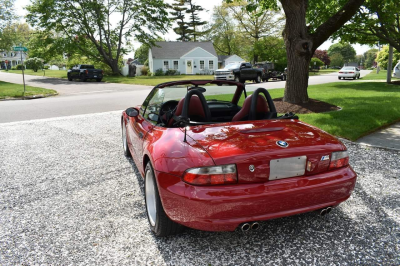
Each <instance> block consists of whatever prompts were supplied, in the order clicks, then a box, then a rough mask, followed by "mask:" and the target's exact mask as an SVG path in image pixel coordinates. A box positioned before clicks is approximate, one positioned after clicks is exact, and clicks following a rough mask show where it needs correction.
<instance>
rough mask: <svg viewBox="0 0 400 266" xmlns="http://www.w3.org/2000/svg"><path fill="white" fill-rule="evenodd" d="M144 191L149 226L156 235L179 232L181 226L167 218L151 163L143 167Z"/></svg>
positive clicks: (181, 228)
mask: <svg viewBox="0 0 400 266" xmlns="http://www.w3.org/2000/svg"><path fill="white" fill-rule="evenodd" d="M144 172H145V181H144V191H145V200H146V213H147V218H148V220H149V224H150V228H151V230H152V231H153V232H154V234H155V235H157V236H169V235H174V234H177V233H180V232H181V231H182V230H183V228H184V227H183V226H182V225H180V224H178V223H175V222H174V221H172V220H171V219H169V218H168V216H167V214H166V213H165V211H164V208H163V206H162V203H161V199H160V194H159V192H158V187H157V182H156V178H155V175H154V171H153V167H152V166H151V163H150V162H149V163H147V165H146V169H145V171H144Z"/></svg>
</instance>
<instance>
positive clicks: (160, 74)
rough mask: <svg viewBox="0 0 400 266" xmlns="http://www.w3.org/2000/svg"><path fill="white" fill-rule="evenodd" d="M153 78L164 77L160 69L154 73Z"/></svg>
mask: <svg viewBox="0 0 400 266" xmlns="http://www.w3.org/2000/svg"><path fill="white" fill-rule="evenodd" d="M154 76H164V71H163V70H162V68H159V69H157V70H156V72H154Z"/></svg>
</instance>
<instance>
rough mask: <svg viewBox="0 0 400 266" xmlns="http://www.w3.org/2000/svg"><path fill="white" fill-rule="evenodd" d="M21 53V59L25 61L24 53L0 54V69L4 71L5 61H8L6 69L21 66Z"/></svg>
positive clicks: (5, 52)
mask: <svg viewBox="0 0 400 266" xmlns="http://www.w3.org/2000/svg"><path fill="white" fill-rule="evenodd" d="M21 53H22V59H23V60H24V61H25V59H26V54H25V53H24V52H8V51H3V52H0V69H6V61H8V62H7V65H8V68H11V67H14V66H16V65H19V64H21Z"/></svg>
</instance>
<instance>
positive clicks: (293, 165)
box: [269, 156, 307, 180]
mask: <svg viewBox="0 0 400 266" xmlns="http://www.w3.org/2000/svg"><path fill="white" fill-rule="evenodd" d="M306 161H307V156H296V157H291V158H283V159H276V160H271V161H270V168H269V169H270V172H269V180H276V179H282V178H288V177H295V176H302V175H304V173H305V171H306Z"/></svg>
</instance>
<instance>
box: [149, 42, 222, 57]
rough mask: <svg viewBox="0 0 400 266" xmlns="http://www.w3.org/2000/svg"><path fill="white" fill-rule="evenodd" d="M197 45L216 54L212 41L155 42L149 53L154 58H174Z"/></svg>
mask: <svg viewBox="0 0 400 266" xmlns="http://www.w3.org/2000/svg"><path fill="white" fill-rule="evenodd" d="M197 47H200V48H202V49H204V50H206V51H207V52H209V53H210V54H212V55H214V56H217V53H216V52H215V49H214V45H213V44H212V42H156V45H155V46H153V47H152V48H151V54H152V55H153V58H155V59H164V58H172V59H174V58H180V57H181V56H183V55H184V54H187V53H188V52H190V51H191V50H193V49H195V48H197Z"/></svg>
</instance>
